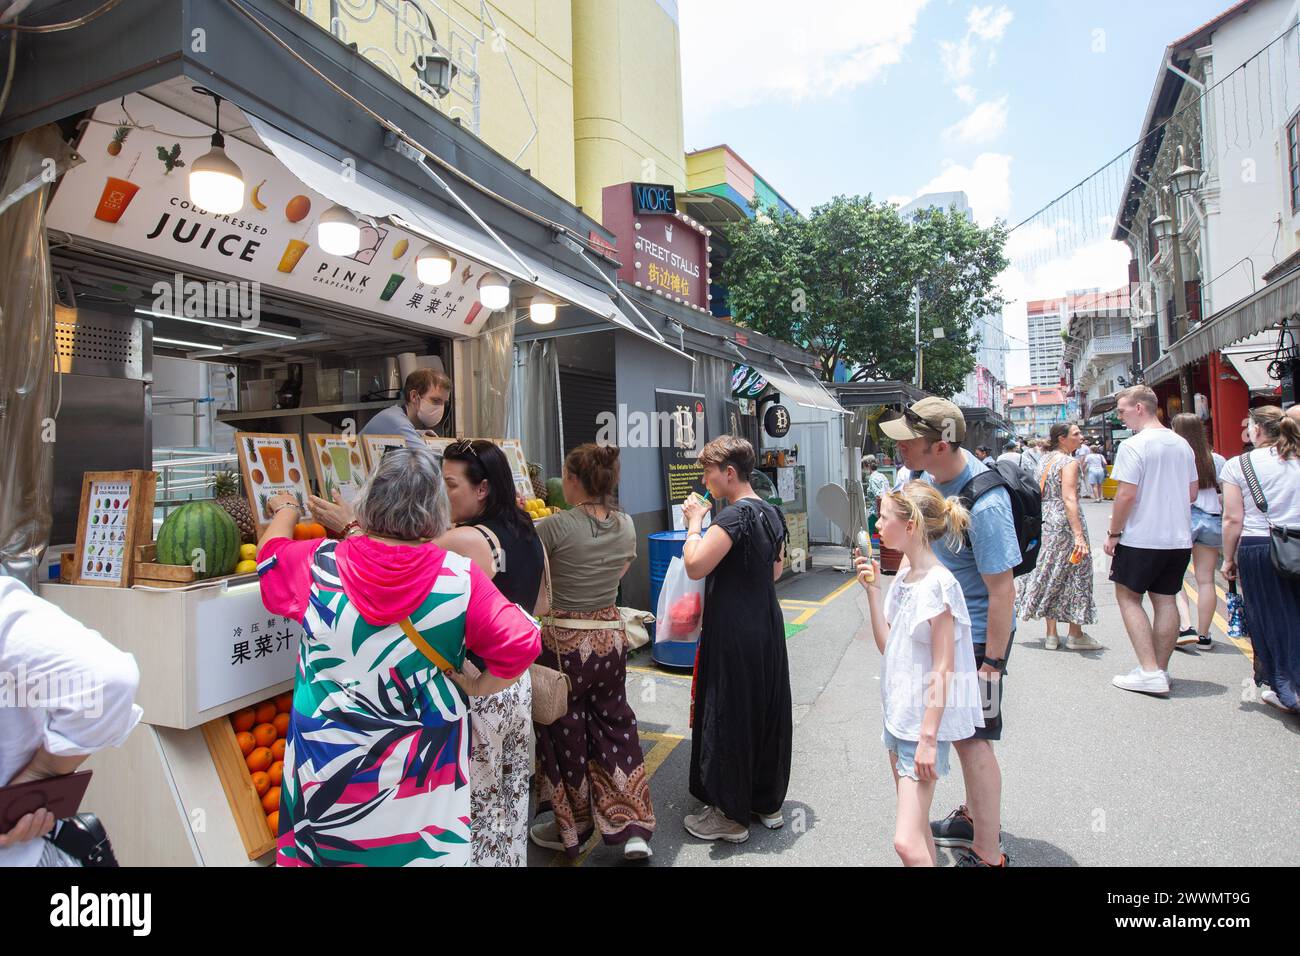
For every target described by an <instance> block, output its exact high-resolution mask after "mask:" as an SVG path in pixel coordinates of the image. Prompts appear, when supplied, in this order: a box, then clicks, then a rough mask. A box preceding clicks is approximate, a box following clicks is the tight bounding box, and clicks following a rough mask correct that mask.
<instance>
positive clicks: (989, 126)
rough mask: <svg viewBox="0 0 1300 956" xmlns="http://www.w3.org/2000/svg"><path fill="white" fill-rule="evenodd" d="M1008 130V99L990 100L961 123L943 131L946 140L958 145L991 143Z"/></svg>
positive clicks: (976, 108)
mask: <svg viewBox="0 0 1300 956" xmlns="http://www.w3.org/2000/svg"><path fill="white" fill-rule="evenodd" d="M1006 128H1007V98H1006V97H1005V96H1004V97H1002V98H1001V99H997V100H988V101H986V102H983V103H981V104H980V105H979V106H977V107H975V109H973V110H972V111H971V112H970V115H969V116H967V117H966V118H965V119H963V120H962V121H961V122H959V123H954V124H953V125H952V126H949V127H948V128H947V129H945V130H944V131H943V135H944V138H945V139H949V140H954V141H956V142H958V143H989V142H992V141H993V140H995V139H997V138H998V137H999V136H1001V135H1002V134H1003V132H1005V131H1006Z"/></svg>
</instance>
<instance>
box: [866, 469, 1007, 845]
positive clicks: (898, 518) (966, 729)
mask: <svg viewBox="0 0 1300 956" xmlns="http://www.w3.org/2000/svg"><path fill="white" fill-rule="evenodd" d="M969 524H970V514H969V513H968V512H967V511H966V508H965V506H964V505H963V504H962V503H961V502H960V501H959V500H958V499H956V498H944V497H943V496H942V495H940V494H939V493H938V492H937V491H935V490H934V488H932V487H931V486H930V485H928V484H926V483H925V482H921V481H913V482H910V483H909V484H908V485H907V487H906V488H904V489H903V490H902V491H901V492H891V493H889V494H888V495H886V496H885V498H883V499H882V501H881V515H880V538H881V541H882V542H883V543H884V544H886V545H887V546H888V547H890V548H893V549H894V550H896V551H901V552H902V553H903V555H904V557H905V558H906V559H907V571H906V573H900V574H899V576H898V577H897V578H896V579H895V580H894V584H893V586H892V587H891V588H890V589H889V596H888V597H886V598H885V599H884V600H883V601H882V600H881V597H880V565H879V564H878V563H876V562H872V561H871V560H870V559H869V558H867V557H866V556H865V555H863V554H861V553H860V552H858V551H856V550H855V551H854V563H855V567H856V569H857V573H858V583H859V584H861V585H862V586H863V587H864V588H866V591H867V602H868V604H869V606H870V609H871V632H872V635H873V636H874V638H875V641H876V648H877V649H878V650H879V651H880V653H881V654H882V655H883V656H884V660H883V663H882V664H881V674H880V702H881V712H882V717H883V722H884V729H883V731H882V732H881V742H882V743H883V744H884V745H885V749H886V750H887V751H888V753H889V766H890V770H891V771H892V773H893V776H894V789H895V792H896V794H897V809H896V813H895V820H894V850H895V852H897V853H898V856H899V859H901V860H902V861H903V864H904V865H905V866H934V865H936V863H937V856H936V853H935V843H934V836H933V834H932V833H931V832H930V806H931V803H932V802H933V799H934V786H935V783H936V781H937V780H938V779H939V778H940V777H944V776H947V774H948V751H949V749H950V748H951V746H952V742H953V741H956V740H965V739H967V738H969V737H970V736H971V735H972V734H974V733H975V729H976V728H977V727H982V726H983V725H984V713H983V708H982V706H981V703H980V695H979V689H978V687H977V686H976V685H977V678H976V676H975V649H974V646H973V644H972V643H971V629H970V614H969V613H968V611H967V610H966V601H965V599H964V598H963V597H962V594H961V586H960V585H959V584H958V583H957V579H956V578H955V577H953V575H952V572H951V571H949V570H948V569H947V568H945V567H944V566H943V565H942V564H940V563H939V560H938V558H936V557H935V556H934V551H933V550H932V549H931V547H930V542H932V541H937V540H939V539H940V538H944V537H946V538H947V539H948V540H949V543H950V545H951V546H952V547H954V548H960V547H962V538H963V535H964V534H965V533H966V529H967V528H968V526H969Z"/></svg>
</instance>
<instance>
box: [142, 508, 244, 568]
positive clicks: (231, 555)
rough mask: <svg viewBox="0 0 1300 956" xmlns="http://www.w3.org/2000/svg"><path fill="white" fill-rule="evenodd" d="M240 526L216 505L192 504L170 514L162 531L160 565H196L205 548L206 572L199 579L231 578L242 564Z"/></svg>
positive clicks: (159, 547) (159, 540)
mask: <svg viewBox="0 0 1300 956" xmlns="http://www.w3.org/2000/svg"><path fill="white" fill-rule="evenodd" d="M239 544H240V540H239V526H238V525H236V524H235V520H234V519H233V518H231V517H230V515H229V514H227V513H226V510H225V509H224V508H222V507H221V506H220V505H218V504H217V503H216V502H214V501H191V502H189V503H188V504H183V505H181V506H180V507H179V508H177V509H176V510H175V511H173V512H172V513H171V514H169V515H168V516H167V517H166V519H164V521H163V523H162V527H161V528H159V529H158V541H157V554H158V563H159V564H188V565H192V564H193V563H194V549H195V548H201V549H202V550H203V554H204V562H203V564H204V568H203V570H202V571H197V572H196V574H195V576H196V577H198V578H200V579H203V578H216V577H220V576H221V575H223V574H230V573H231V572H232V571H234V570H235V565H236V564H238V563H239Z"/></svg>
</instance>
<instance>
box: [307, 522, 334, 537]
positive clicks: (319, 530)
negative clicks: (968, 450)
mask: <svg viewBox="0 0 1300 956" xmlns="http://www.w3.org/2000/svg"><path fill="white" fill-rule="evenodd" d="M307 530H308V531H309V532H310V535H311V537H313V538H324V537H326V536H327V535H328V534H329V532H328V531H326V530H325V526H324V525H323V524H321V523H320V522H318V521H313V522H311V523H310V524H309V525H307Z"/></svg>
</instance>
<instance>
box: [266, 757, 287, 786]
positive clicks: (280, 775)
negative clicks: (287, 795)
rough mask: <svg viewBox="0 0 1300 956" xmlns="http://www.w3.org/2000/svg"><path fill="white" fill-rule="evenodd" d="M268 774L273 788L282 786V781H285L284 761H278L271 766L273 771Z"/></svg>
mask: <svg viewBox="0 0 1300 956" xmlns="http://www.w3.org/2000/svg"><path fill="white" fill-rule="evenodd" d="M268 773H269V775H270V777H271V786H273V787H278V786H280V781H282V780H283V779H284V761H283V760H277V761H276V762H275V763H273V764H271V769H270V770H269V771H268Z"/></svg>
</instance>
